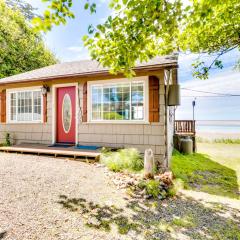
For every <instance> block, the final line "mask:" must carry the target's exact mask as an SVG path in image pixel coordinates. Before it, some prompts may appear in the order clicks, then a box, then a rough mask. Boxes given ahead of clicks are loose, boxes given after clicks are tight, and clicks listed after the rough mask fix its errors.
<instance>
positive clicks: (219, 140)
mask: <svg viewBox="0 0 240 240" xmlns="http://www.w3.org/2000/svg"><path fill="white" fill-rule="evenodd" d="M213 142H214V143H225V144H240V138H237V139H231V138H217V139H214V140H213Z"/></svg>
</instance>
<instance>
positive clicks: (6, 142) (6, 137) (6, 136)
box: [3, 133, 11, 146]
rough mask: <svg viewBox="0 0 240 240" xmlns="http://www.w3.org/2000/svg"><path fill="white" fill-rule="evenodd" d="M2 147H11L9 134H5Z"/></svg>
mask: <svg viewBox="0 0 240 240" xmlns="http://www.w3.org/2000/svg"><path fill="white" fill-rule="evenodd" d="M3 146H11V140H10V133H6V134H5V141H4V143H3Z"/></svg>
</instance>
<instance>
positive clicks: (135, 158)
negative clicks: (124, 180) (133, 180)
mask: <svg viewBox="0 0 240 240" xmlns="http://www.w3.org/2000/svg"><path fill="white" fill-rule="evenodd" d="M100 162H101V163H103V164H105V165H106V166H107V167H108V168H109V169H110V170H112V171H115V172H120V171H123V170H129V171H134V172H137V171H141V170H142V169H143V158H142V157H141V155H140V153H139V152H138V151H137V149H135V148H127V149H120V150H118V151H116V152H102V153H101V156H100Z"/></svg>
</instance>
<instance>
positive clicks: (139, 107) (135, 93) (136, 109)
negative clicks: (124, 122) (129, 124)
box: [131, 82, 144, 120]
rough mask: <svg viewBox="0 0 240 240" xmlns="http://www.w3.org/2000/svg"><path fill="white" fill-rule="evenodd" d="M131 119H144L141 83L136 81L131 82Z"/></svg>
mask: <svg viewBox="0 0 240 240" xmlns="http://www.w3.org/2000/svg"><path fill="white" fill-rule="evenodd" d="M131 99H132V106H131V109H132V120H143V119H144V108H143V83H142V82H140V83H138V82H136V83H132V93H131Z"/></svg>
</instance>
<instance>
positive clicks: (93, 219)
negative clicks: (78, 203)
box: [87, 217, 101, 226]
mask: <svg viewBox="0 0 240 240" xmlns="http://www.w3.org/2000/svg"><path fill="white" fill-rule="evenodd" d="M87 224H89V225H94V226H100V225H101V222H100V221H99V220H98V219H97V218H96V217H90V218H89V219H88V221H87Z"/></svg>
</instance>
